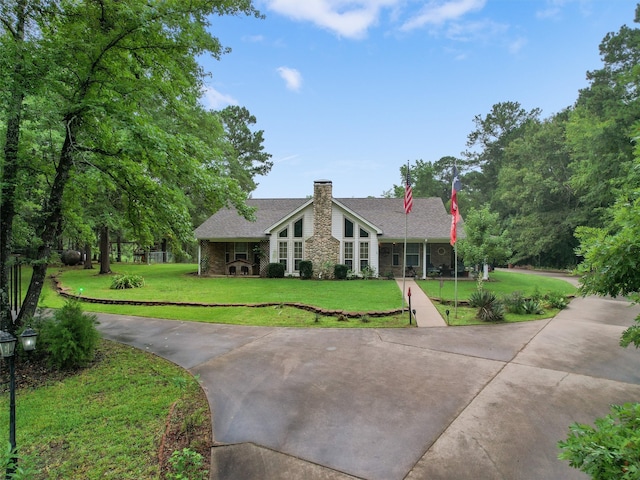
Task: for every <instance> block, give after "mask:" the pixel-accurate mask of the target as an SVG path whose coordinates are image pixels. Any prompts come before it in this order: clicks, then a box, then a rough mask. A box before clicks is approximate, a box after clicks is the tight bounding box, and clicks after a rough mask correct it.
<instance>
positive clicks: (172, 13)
mask: <svg viewBox="0 0 640 480" xmlns="http://www.w3.org/2000/svg"><path fill="white" fill-rule="evenodd" d="M52 3H54V2H52ZM25 4H26V2H24V1H21V0H17V1H15V2H12V5H13V6H15V8H16V9H17V11H18V13H20V12H22V13H24V12H26V11H27V7H26V6H25ZM55 4H56V6H57V10H58V11H57V14H56V15H51V16H40V17H37V18H36V19H35V21H37V28H36V29H34V30H35V31H37V32H38V35H39V37H38V41H39V43H38V44H42V45H44V47H45V48H42V49H41V50H42V51H40V50H38V49H37V48H36V46H35V45H33V46H26V45H25V46H24V49H25V51H28V52H29V54H30V55H32V56H34V58H36V60H34V61H33V63H34V64H40V65H46V66H47V70H46V71H42V72H40V74H41V76H40V77H37V78H36V77H35V76H34V75H33V74H28V73H27V72H25V71H23V72H22V73H20V75H16V78H18V79H20V80H21V82H22V83H20V82H15V83H14V86H13V87H12V89H13V90H15V91H16V92H17V93H16V95H17V100H16V101H15V102H13V103H12V104H11V105H9V106H7V107H4V105H3V113H4V114H5V116H6V117H7V118H9V119H11V118H13V117H14V116H15V115H16V108H18V106H22V105H24V104H25V102H27V101H30V100H31V97H30V96H29V95H33V99H34V103H37V102H38V101H40V98H41V97H38V96H37V95H36V94H37V91H35V90H33V89H31V90H26V89H25V87H24V86H25V85H27V86H28V85H30V82H33V83H34V84H41V83H46V85H47V96H46V98H47V101H48V103H47V104H46V108H43V109H42V110H41V111H40V112H38V113H40V116H41V117H43V118H45V119H46V120H47V122H48V123H49V125H48V127H49V131H50V132H51V133H52V135H51V138H52V139H54V141H53V142H52V150H54V151H56V154H55V162H52V163H49V164H47V165H46V168H47V169H48V170H49V171H50V172H52V175H51V176H50V182H49V183H48V185H47V188H46V189H45V190H44V191H43V192H42V196H43V202H42V204H43V208H42V211H41V214H40V215H39V218H38V219H37V220H38V221H37V223H36V225H35V228H34V230H35V231H36V232H37V237H38V241H39V247H38V252H37V256H36V257H37V258H36V261H35V263H34V267H33V270H34V271H33V275H32V281H31V284H30V286H29V289H28V291H27V295H26V299H25V303H24V305H23V309H22V311H21V313H20V317H19V319H18V324H19V323H20V322H21V321H22V319H23V318H25V317H28V316H30V315H31V314H33V312H34V310H35V308H36V305H37V301H38V298H39V295H40V291H41V289H42V283H43V280H44V277H45V273H46V268H47V263H48V258H49V255H50V253H51V250H52V247H53V246H54V245H55V243H56V241H57V239H58V238H59V236H60V234H61V232H62V229H63V220H64V195H65V189H66V187H67V185H68V184H69V181H70V179H71V178H72V176H73V180H74V182H75V181H79V182H81V181H84V178H83V169H84V170H86V171H90V170H91V171H93V170H95V171H97V172H99V173H100V174H101V175H102V178H103V179H107V178H109V179H110V181H111V182H113V183H114V184H115V185H117V186H118V188H119V189H120V191H121V192H122V193H123V197H124V199H125V200H126V203H127V206H126V210H125V215H126V216H127V218H128V221H129V222H130V224H131V225H132V226H133V228H134V230H136V231H137V234H138V235H139V236H140V237H141V238H145V239H148V238H153V237H154V236H155V235H157V234H158V233H160V232H161V233H163V234H164V233H167V234H170V236H171V239H172V240H174V241H175V242H176V243H179V242H180V241H183V240H185V241H186V240H189V239H190V237H191V235H192V230H191V227H192V225H191V221H190V216H189V205H190V202H189V199H188V197H187V195H186V194H185V192H184V191H182V190H181V187H183V186H184V185H187V184H190V185H191V186H192V193H193V194H194V195H195V194H198V195H201V196H202V197H203V198H204V199H205V201H209V202H210V204H211V205H213V207H214V208H216V207H217V208H219V207H220V206H222V205H226V204H230V205H233V206H235V207H236V208H237V209H238V210H239V211H240V212H241V213H242V214H244V215H247V216H248V215H250V213H251V212H250V210H249V209H247V208H246V205H245V204H244V200H245V199H246V197H247V195H246V193H245V192H243V190H242V189H241V187H240V185H239V183H238V182H237V181H236V180H234V179H233V178H230V177H229V176H228V175H226V173H227V172H226V171H225V169H224V165H222V164H221V162H217V161H216V159H217V158H220V156H219V155H218V154H219V153H220V151H221V150H220V140H219V137H218V136H216V135H212V133H214V134H215V132H216V128H213V129H209V130H204V131H203V130H202V129H199V127H201V126H202V125H205V126H207V127H208V126H211V124H212V121H211V119H210V118H208V117H212V115H211V114H210V113H209V112H205V111H204V110H203V109H202V107H201V106H200V105H199V103H198V100H199V97H200V95H201V86H202V78H203V71H202V69H201V67H200V66H199V65H198V63H197V59H196V57H197V56H199V55H203V54H210V55H212V56H214V57H215V58H220V56H221V55H222V54H223V53H226V52H227V51H228V50H227V49H225V48H224V47H222V46H221V45H220V43H219V41H218V39H216V38H215V37H213V36H212V35H211V34H210V33H209V32H208V30H207V27H208V21H207V18H208V16H210V15H228V14H233V15H235V14H247V15H255V16H259V12H257V10H255V9H254V7H253V6H252V4H251V2H250V1H249V0H225V1H223V0H220V1H215V2H211V1H208V0H194V1H191V2H183V1H181V0H167V1H165V2H157V3H153V4H149V3H148V2H144V1H142V0H132V1H129V2H118V1H115V0H102V1H98V0H84V1H80V2H77V1H71V0H60V1H58V2H55ZM7 12H9V9H3V10H1V11H0V14H2V15H3V19H2V25H3V27H4V30H3V31H2V38H3V41H4V40H6V37H7V35H8V34H7V32H8V31H10V29H9V27H8V26H7V25H11V20H12V19H13V18H14V17H15V18H19V15H17V14H16V15H9V14H8V13H7ZM5 17H6V18H5ZM34 18H35V17H34ZM87 32H91V35H87ZM27 47H29V48H27ZM20 58H22V57H19V56H16V57H15V58H14V61H15V60H20ZM25 64H26V62H25ZM17 123H18V124H19V125H20V119H19V118H18V122H17ZM216 123H217V124H218V125H219V121H217V122H216ZM217 128H220V127H219V126H218V127H217ZM16 143H17V148H16V146H15V144H16ZM13 145H14V146H12V147H11V148H12V149H13V150H16V151H17V152H18V154H19V152H20V151H22V152H25V153H24V155H25V156H26V155H27V154H26V149H24V148H21V147H20V144H19V141H18V142H14V144H13ZM6 150H7V149H6V148H5V158H4V170H3V177H2V185H3V197H2V201H3V202H2V212H3V219H2V221H3V229H2V230H3V231H4V228H5V225H4V222H5V221H10V220H12V218H10V214H11V213H12V211H13V215H14V216H15V206H12V205H11V204H10V202H9V201H8V200H7V198H8V197H7V193H6V192H5V191H4V186H5V184H6V183H7V180H14V179H16V178H17V177H18V175H17V173H19V172H20V171H21V170H20V168H22V165H28V164H29V162H28V161H26V158H25V161H24V162H23V163H22V164H21V163H20V161H16V162H14V163H13V164H12V163H11V158H12V157H11V155H13V154H12V153H11V152H9V153H10V155H7V153H6ZM18 156H19V155H18ZM14 157H15V156H14ZM18 160H20V159H18ZM9 167H11V168H14V167H15V170H16V172H17V173H16V174H14V173H13V172H12V171H11V168H9ZM79 167H82V168H79ZM9 183H10V182H9ZM16 183H17V182H16ZM158 205H163V207H164V208H160V209H158V208H157V207H158ZM5 208H6V211H7V213H6V214H5ZM5 215H6V217H5ZM3 238H4V240H3V252H6V251H10V248H11V247H10V245H11V236H10V234H9V235H5V236H4V237H3ZM5 249H8V250H5ZM1 260H2V262H3V266H2V268H3V269H4V268H5V265H6V263H7V259H6V258H4V257H3V258H2V259H1ZM2 281H3V282H4V279H2ZM4 287H5V285H4V284H3V285H2V291H5V290H4ZM3 315H5V318H6V307H5V306H4V305H3Z"/></svg>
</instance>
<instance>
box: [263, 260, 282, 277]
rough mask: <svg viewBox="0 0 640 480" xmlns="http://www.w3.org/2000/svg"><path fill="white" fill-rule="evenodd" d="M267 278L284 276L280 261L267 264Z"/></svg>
mask: <svg viewBox="0 0 640 480" xmlns="http://www.w3.org/2000/svg"><path fill="white" fill-rule="evenodd" d="M267 278H284V265H283V264H281V263H270V264H269V265H267Z"/></svg>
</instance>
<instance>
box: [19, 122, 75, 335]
mask: <svg viewBox="0 0 640 480" xmlns="http://www.w3.org/2000/svg"><path fill="white" fill-rule="evenodd" d="M64 123H65V125H66V127H67V128H66V135H65V139H64V143H63V144H62V149H61V150H60V161H59V162H58V166H57V168H56V177H55V179H54V180H53V185H52V186H51V191H50V192H49V199H48V201H47V204H46V205H45V209H44V213H45V214H44V219H43V222H42V225H41V231H42V234H41V235H40V239H41V240H42V244H41V245H40V247H38V253H37V255H36V261H35V262H34V265H33V275H32V276H31V283H30V284H29V289H28V290H27V295H26V296H25V299H24V303H23V304H22V309H21V310H20V314H19V315H18V318H17V320H16V323H15V325H14V328H15V329H17V328H18V327H19V326H20V325H21V324H22V323H23V322H24V320H25V319H27V318H31V317H33V315H34V314H35V313H36V309H37V307H38V300H39V299H40V293H41V292H42V286H43V285H44V279H45V277H46V275H47V267H48V266H49V255H50V254H51V245H53V244H54V243H55V242H56V240H57V238H58V237H59V236H60V230H61V227H62V197H63V195H64V189H65V186H66V185H67V182H68V181H69V175H70V173H71V169H72V167H73V146H74V145H75V143H76V131H77V129H78V123H79V119H77V118H74V117H68V118H65V122H64Z"/></svg>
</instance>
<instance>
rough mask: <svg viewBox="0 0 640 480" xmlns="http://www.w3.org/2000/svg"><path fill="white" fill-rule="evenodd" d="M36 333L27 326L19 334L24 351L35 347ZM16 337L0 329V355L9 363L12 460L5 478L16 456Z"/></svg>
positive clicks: (11, 476) (13, 470)
mask: <svg viewBox="0 0 640 480" xmlns="http://www.w3.org/2000/svg"><path fill="white" fill-rule="evenodd" d="M37 336H38V333H37V332H36V331H35V330H34V329H33V328H31V327H27V328H26V329H25V330H24V331H23V332H22V334H20V343H22V348H23V350H24V351H25V352H29V351H31V350H34V349H35V348H36V337H37ZM17 342H18V339H17V338H16V337H14V336H13V335H11V334H10V333H8V332H4V331H0V356H2V358H6V359H7V362H8V364H9V444H10V445H11V455H12V456H13V461H12V462H11V463H9V465H8V466H7V475H6V478H7V479H10V478H13V474H14V473H15V471H16V463H17V462H18V458H17V456H15V455H16V367H15V365H16V362H15V358H14V357H15V355H14V354H15V350H16V343H17Z"/></svg>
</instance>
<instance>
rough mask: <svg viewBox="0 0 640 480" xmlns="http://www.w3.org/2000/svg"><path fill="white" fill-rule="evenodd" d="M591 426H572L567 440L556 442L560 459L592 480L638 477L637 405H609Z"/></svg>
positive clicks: (639, 425)
mask: <svg viewBox="0 0 640 480" xmlns="http://www.w3.org/2000/svg"><path fill="white" fill-rule="evenodd" d="M594 424H595V427H591V426H589V425H584V424H579V423H574V424H573V425H571V426H570V427H569V432H570V433H569V437H568V438H567V439H566V440H564V441H560V442H558V447H559V448H560V449H561V450H562V452H561V453H560V454H559V455H558V458H560V460H568V461H569V465H570V466H572V467H573V468H577V469H578V470H581V471H582V472H584V473H586V474H588V475H590V476H591V478H593V479H595V480H608V479H614V478H615V479H618V478H619V479H634V478H638V477H639V476H640V448H638V445H640V403H625V404H624V405H612V406H611V413H610V414H609V415H607V416H605V417H604V418H597V419H596V420H595V422H594Z"/></svg>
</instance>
